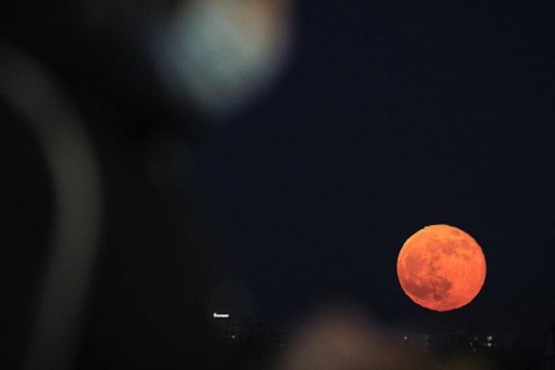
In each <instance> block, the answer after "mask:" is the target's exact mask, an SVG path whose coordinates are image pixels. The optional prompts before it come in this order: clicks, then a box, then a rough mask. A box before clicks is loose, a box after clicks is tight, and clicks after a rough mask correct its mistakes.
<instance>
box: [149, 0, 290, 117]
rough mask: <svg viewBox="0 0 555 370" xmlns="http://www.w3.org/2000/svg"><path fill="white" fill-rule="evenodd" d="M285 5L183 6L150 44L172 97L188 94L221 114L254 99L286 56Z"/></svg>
mask: <svg viewBox="0 0 555 370" xmlns="http://www.w3.org/2000/svg"><path fill="white" fill-rule="evenodd" d="M279 1H281V3H279ZM280 4H281V5H282V7H278V6H279V5H280ZM272 5H273V6H274V7H273V8H272ZM276 5H278V6H276ZM285 5H286V3H285V2H284V1H283V0H277V1H276V0H266V1H264V0H193V1H190V2H188V3H187V6H183V8H182V9H181V10H180V11H178V13H177V14H176V15H175V16H174V17H173V18H172V19H171V20H170V22H169V23H167V24H165V25H164V26H163V28H160V29H159V30H158V32H156V35H155V37H154V38H153V40H152V41H153V42H152V44H151V46H152V50H153V52H154V56H155V58H156V60H155V61H156V63H157V68H158V71H159V74H160V78H161V79H162V82H163V83H164V85H165V86H166V87H167V88H168V89H169V92H170V93H171V94H172V96H173V98H174V99H175V100H176V101H178V102H179V101H180V100H181V99H183V98H185V97H187V98H188V99H190V100H192V101H193V103H194V104H195V105H196V106H197V107H198V108H200V110H201V111H204V112H206V113H208V114H209V115H218V116H221V115H227V114H229V113H232V112H233V111H235V110H237V109H238V108H241V107H243V106H245V105H246V104H248V103H249V102H250V101H251V100H253V98H255V97H256V96H257V95H259V93H261V92H262V91H263V90H264V89H265V88H266V87H267V86H268V85H269V84H270V82H272V80H273V79H274V77H276V75H277V72H279V71H280V70H281V67H282V66H283V64H284V62H285V61H286V59H287V56H288V53H287V52H288V50H289V41H290V39H289V27H288V26H289V24H288V22H287V17H286V16H284V15H283V13H282V12H281V11H282V10H283V9H282V8H283V7H285Z"/></svg>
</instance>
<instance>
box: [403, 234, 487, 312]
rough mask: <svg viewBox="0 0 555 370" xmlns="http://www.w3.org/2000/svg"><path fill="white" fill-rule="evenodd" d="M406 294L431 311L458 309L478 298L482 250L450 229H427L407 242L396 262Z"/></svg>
mask: <svg viewBox="0 0 555 370" xmlns="http://www.w3.org/2000/svg"><path fill="white" fill-rule="evenodd" d="M397 276H398V278H399V283H400V284H401V287H402V289H403V291H404V292H405V294H406V295H407V296H408V297H409V298H410V299H411V300H412V301H414V302H415V303H417V304H418V305H420V306H422V307H425V308H428V309H430V310H434V311H440V312H443V311H451V310H455V309H457V308H461V307H463V306H465V305H467V304H468V303H470V302H472V300H473V299H474V298H475V297H476V296H477V295H478V293H479V292H480V290H481V289H482V286H483V285H484V281H485V278H486V259H485V257H484V254H483V252H482V248H481V247H480V246H479V245H478V243H477V242H476V241H475V240H474V238H472V236H470V235H469V234H467V233H466V232H464V231H462V230H461V229H458V228H456V227H453V226H449V225H431V226H427V227H425V228H423V229H421V230H419V231H417V232H416V233H415V234H413V235H412V236H411V237H410V238H408V239H407V241H406V242H405V244H404V245H403V247H402V248H401V251H400V252H399V257H398V259H397Z"/></svg>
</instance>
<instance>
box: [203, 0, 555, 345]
mask: <svg viewBox="0 0 555 370" xmlns="http://www.w3.org/2000/svg"><path fill="white" fill-rule="evenodd" d="M297 15H298V17H297V22H296V24H297V38H296V52H295V55H294V59H293V60H292V63H291V64H290V65H289V68H288V69H287V71H285V73H284V75H283V77H282V79H281V80H280V81H279V83H278V84H277V85H276V86H275V89H274V90H273V91H272V92H271V93H268V94H266V95H264V96H263V97H261V98H260V99H259V101H258V102H257V103H256V104H255V105H254V106H253V107H252V108H251V109H249V110H248V111H246V112H244V113H242V114H240V115H239V116H237V117H235V118H234V119H232V121H231V122H225V124H221V125H216V126H215V127H214V129H213V130H211V132H210V134H209V135H207V136H206V137H204V138H203V139H201V140H199V141H198V142H197V143H196V144H195V145H194V147H193V150H192V164H193V166H194V174H195V176H196V181H197V188H198V195H199V199H200V203H201V205H202V206H203V207H204V212H205V213H206V217H207V219H208V220H209V225H210V226H209V233H211V235H212V240H213V241H214V246H213V248H216V249H217V250H219V252H220V253H221V254H220V255H221V256H222V257H221V259H220V260H219V261H216V262H215V266H217V268H218V269H221V271H222V278H225V279H231V280H233V281H236V282H239V284H243V286H244V287H245V289H246V290H247V291H248V292H249V293H248V294H247V295H250V297H251V299H252V305H251V309H252V314H253V315H254V316H255V317H256V320H260V321H269V322H273V323H280V322H284V321H287V320H289V319H290V318H291V317H294V316H295V315H298V314H299V313H302V312H305V311H307V310H308V311H310V309H311V308H313V307H317V306H318V305H319V304H323V303H325V302H329V301H330V300H342V299H345V300H350V301H354V302H357V303H358V304H360V305H361V306H363V307H365V308H366V309H367V310H368V311H369V312H372V313H373V314H374V315H375V316H376V317H377V318H378V319H379V320H382V321H384V322H386V323H387V324H389V325H395V324H396V323H419V322H424V323H428V324H430V323H431V324H436V323H442V324H449V323H465V322H470V323H475V324H476V325H488V327H498V328H501V329H503V330H506V331H513V332H517V333H520V332H534V333H538V334H540V333H544V331H546V330H547V326H548V325H549V324H550V323H552V322H555V275H554V272H555V213H554V206H555V195H554V192H555V176H554V174H553V167H554V166H553V164H554V160H555V122H554V121H555V105H554V102H555V99H554V98H555V90H554V88H555V47H554V45H555V44H554V41H555V27H554V24H555V23H554V20H555V6H554V5H553V3H552V2H548V1H527V2H518V1H486V2H484V1H472V0H471V1H462V0H458V1H424V2H416V1H400V0H394V1H378V2H372V1H359V0H352V1H348V2H341V1H308V0H305V1H300V2H299V3H298V14H297ZM436 223H447V224H451V225H454V226H457V227H459V228H461V229H463V230H465V231H467V232H468V233H470V234H471V235H472V236H474V238H475V239H476V240H477V241H478V243H479V244H480V245H481V246H482V248H483V250H484V254H485V256H486V259H487V262H488V275H487V278H486V283H485V286H484V288H483V290H482V292H481V293H480V295H479V296H478V297H477V299H476V300H475V301H474V302H473V303H472V304H470V305H469V306H467V307H465V308H463V309H461V310H458V311H455V312H451V313H443V314H438V313H433V312H428V311H425V310H424V309H422V308H420V307H418V306H416V305H415V304H414V303H412V302H411V301H410V300H409V299H408V298H407V297H406V296H405V295H404V294H403V292H402V291H401V289H400V286H399V283H398V281H397V277H396V271H395V264H396V258H397V254H398V252H399V250H400V248H401V246H402V244H403V242H404V241H405V240H406V238H408V237H409V236H410V235H411V234H412V233H414V232H415V231H416V230H418V229H420V228H422V227H424V226H426V225H429V224H436Z"/></svg>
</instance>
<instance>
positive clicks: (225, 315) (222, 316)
mask: <svg viewBox="0 0 555 370" xmlns="http://www.w3.org/2000/svg"><path fill="white" fill-rule="evenodd" d="M212 317H213V318H215V319H229V314H228V313H217V312H214V314H213V315H212Z"/></svg>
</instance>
